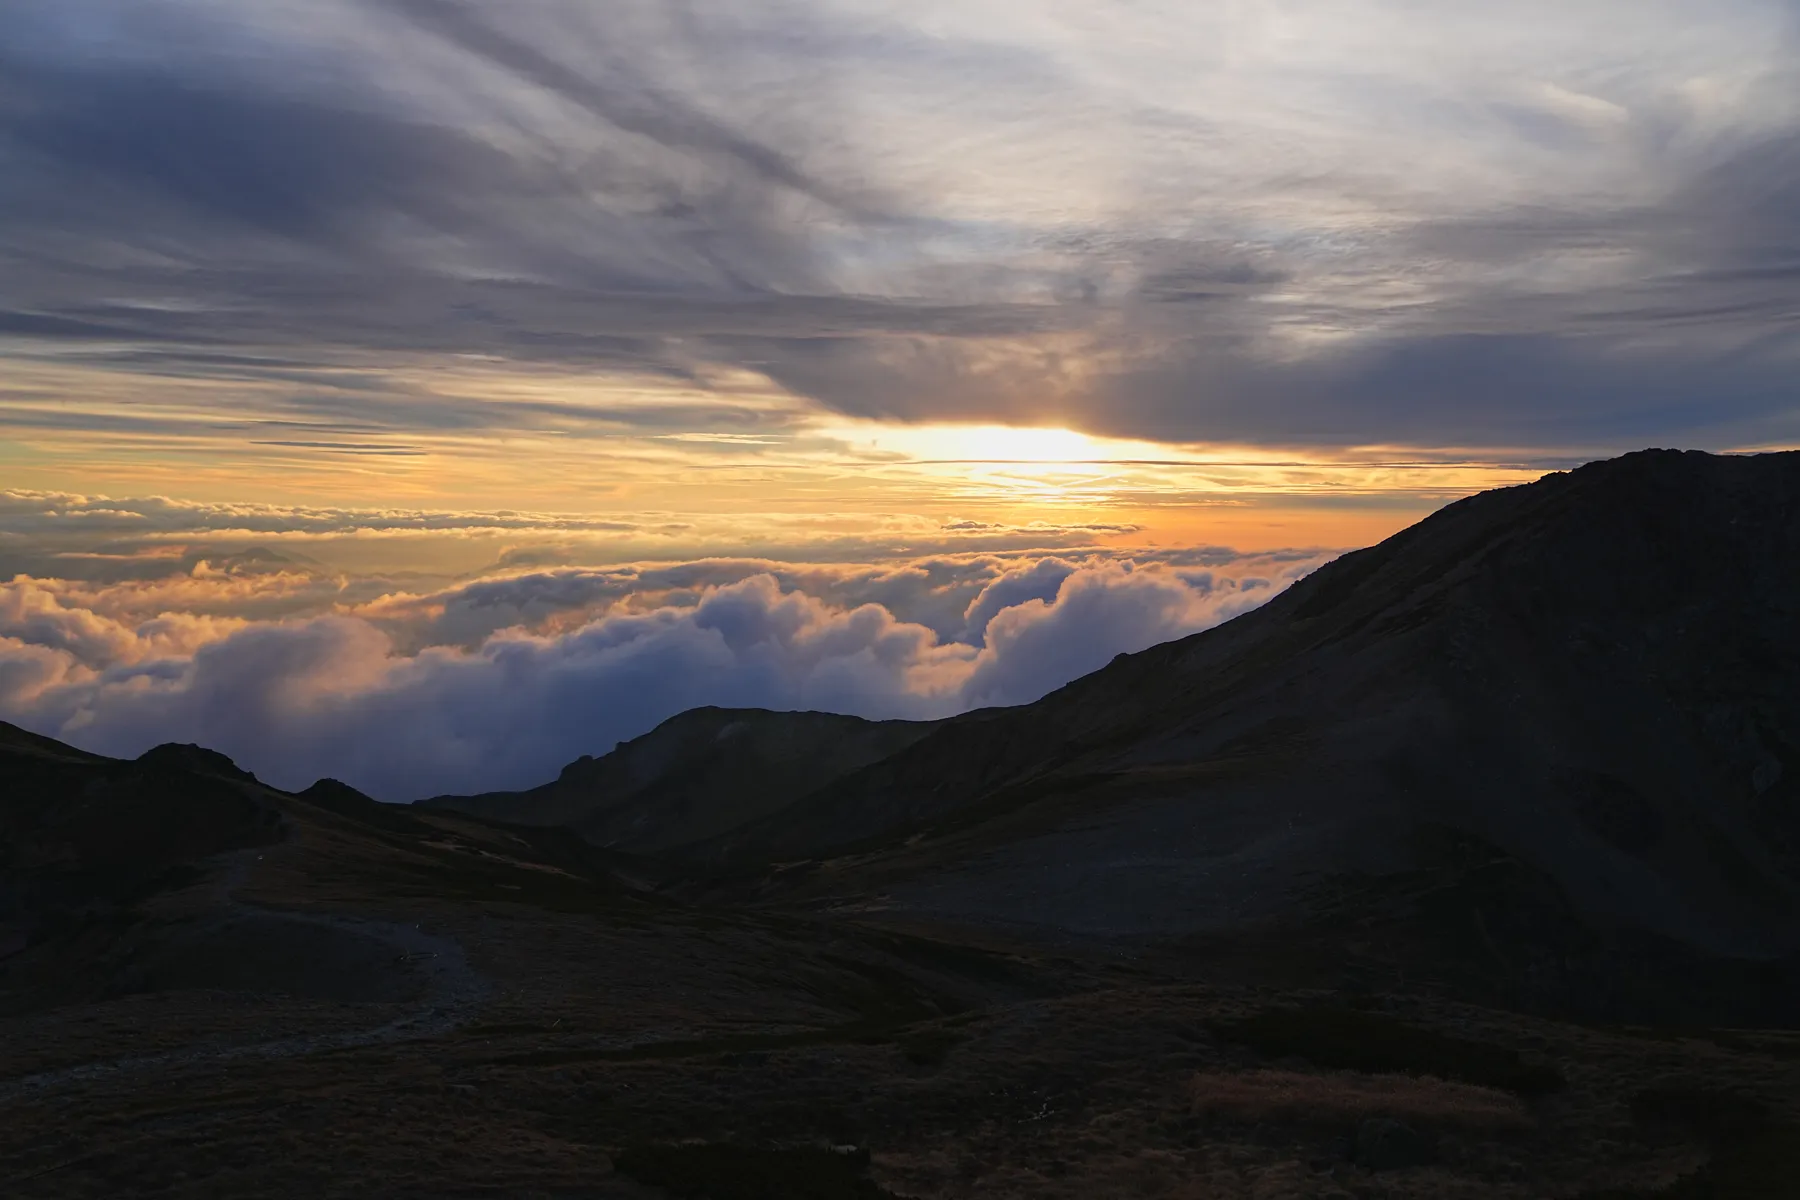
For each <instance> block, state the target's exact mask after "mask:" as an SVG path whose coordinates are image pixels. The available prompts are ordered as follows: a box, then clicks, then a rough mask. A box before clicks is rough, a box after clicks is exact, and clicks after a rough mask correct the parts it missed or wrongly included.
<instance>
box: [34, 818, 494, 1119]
mask: <svg viewBox="0 0 1800 1200" xmlns="http://www.w3.org/2000/svg"><path fill="white" fill-rule="evenodd" d="M256 858H257V854H256V851H255V850H249V851H241V852H238V853H235V854H233V855H231V856H230V859H231V861H228V862H227V863H226V869H225V871H224V872H223V873H222V875H221V876H220V878H219V880H218V882H217V884H215V885H214V891H213V896H212V899H213V900H214V902H215V903H216V905H217V906H218V908H219V909H220V911H221V912H222V913H224V914H225V915H227V916H236V915H249V914H256V915H264V916H277V917H280V918H281V919H282V920H284V921H298V922H301V923H303V924H308V925H316V926H319V927H322V928H327V929H332V930H336V931H340V932H345V933H352V934H356V935H359V936H361V937H365V938H373V939H375V940H377V941H380V942H383V943H385V944H387V945H388V946H390V947H391V948H392V949H393V950H394V952H395V955H396V957H397V958H399V959H402V960H404V961H405V962H406V963H407V964H408V965H410V966H412V967H414V968H415V969H416V970H418V971H420V972H421V973H423V975H424V977H425V990H424V995H423V997H422V998H421V1001H420V1007H418V1008H417V1009H415V1010H413V1011H412V1012H410V1013H408V1014H407V1015H405V1016H403V1017H400V1018H398V1019H396V1020H392V1021H387V1022H384V1023H382V1024H380V1025H374V1026H370V1027H367V1028H364V1029H352V1030H343V1031H338V1032H335V1033H317V1034H302V1035H299V1036H295V1037H286V1038H274V1039H271V1040H268V1041H261V1042H251V1043H246V1044H244V1045H238V1046H204V1047H188V1048H185V1049H181V1050H167V1051H162V1052H160V1053H156V1054H143V1055H127V1056H122V1057H118V1058H111V1059H102V1060H100V1061H97V1062H91V1063H82V1064H79V1065H77V1066H72V1067H61V1068H58V1069H56V1070H53V1071H42V1072H39V1073H37V1074H34V1075H24V1076H20V1077H18V1078H15V1079H7V1080H0V1104H5V1103H8V1102H11V1101H14V1100H20V1099H25V1098H28V1097H31V1096H34V1095H37V1094H39V1093H42V1092H45V1091H47V1090H50V1089H54V1088H59V1087H63V1086H65V1085H70V1084H83V1083H88V1082H91V1081H93V1080H96V1079H103V1078H108V1077H111V1076H115V1075H122V1074H126V1073H132V1072H140V1071H161V1070H167V1069H170V1068H180V1067H188V1066H193V1065H197V1064H203V1063H221V1062H231V1061H235V1060H240V1059H254V1058H292V1057H295V1056H297V1055H304V1054H316V1053H319V1052H320V1051H324V1050H343V1049H348V1048H351V1047H356V1046H374V1045H381V1044H383V1043H388V1042H399V1041H410V1040H413V1039H417V1038H429V1037H437V1036H439V1035H441V1034H444V1033H448V1032H450V1031H451V1030H453V1029H456V1028H458V1027H460V1026H462V1025H464V1024H466V1023H467V1022H468V1021H469V1020H470V1019H471V1018H472V1017H473V1016H474V1015H475V1013H476V1012H477V1011H479V1009H480V1007H481V1005H482V1003H483V1001H485V1000H486V998H487V996H488V993H489V987H488V984H487V981H486V980H484V979H483V978H482V977H481V976H480V975H478V974H477V973H476V972H475V970H474V968H472V967H471V966H469V963H468V959H467V957H466V956H465V955H464V954H463V949H462V946H461V944H460V943H458V942H457V941H456V940H455V939H454V938H448V937H440V936H438V935H435V934H430V933H426V932H425V931H424V930H422V929H421V928H420V927H419V926H417V925H408V924H404V923H400V922H393V921H376V920H366V919H363V918H360V917H353V916H338V915H323V914H314V913H297V912H287V911H282V910H278V909H269V908H263V907H261V906H258V905H252V904H247V903H245V902H244V901H241V900H239V899H237V897H236V895H235V892H236V889H237V888H238V887H240V886H241V885H242V884H243V883H244V881H245V879H246V878H247V877H248V875H249V872H250V870H251V869H252V868H253V866H254V864H255V862H256Z"/></svg>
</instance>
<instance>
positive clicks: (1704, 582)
mask: <svg viewBox="0 0 1800 1200" xmlns="http://www.w3.org/2000/svg"><path fill="white" fill-rule="evenodd" d="M765 719H766V720H768V721H771V722H776V723H777V724H779V723H781V722H784V721H789V720H793V719H794V718H789V717H779V716H773V715H771V716H770V717H768V718H765ZM672 724H674V723H672ZM792 732H793V733H794V735H795V737H796V738H797V739H799V740H803V739H804V736H805V732H804V731H803V730H799V729H795V730H793V731H792ZM814 732H816V733H817V734H818V735H819V736H820V739H821V740H820V741H819V742H818V743H817V747H818V749H817V750H816V751H815V753H816V754H819V755H824V754H825V753H826V751H827V748H828V747H830V746H831V744H832V740H833V738H834V736H835V735H834V733H833V731H832V730H831V729H830V728H828V727H823V726H819V727H815V730H814ZM653 736H654V735H653ZM794 744H796V743H790V745H794ZM689 745H690V753H689V754H688V755H687V756H686V757H685V759H684V768H683V770H684V771H685V772H686V773H687V775H688V777H690V778H708V777H709V775H708V773H709V771H711V770H712V769H713V768H712V767H711V766H709V765H708V762H709V755H708V753H707V751H706V748H705V747H702V746H699V745H698V744H697V743H690V744H689ZM855 757H856V756H846V757H845V758H843V759H840V760H839V763H840V764H841V763H842V762H844V761H854V758H855ZM711 761H713V762H717V763H719V764H721V768H720V770H719V774H718V775H717V776H712V777H713V778H724V777H727V776H736V777H737V778H736V779H735V780H734V781H733V782H732V783H730V784H729V785H728V786H727V787H726V788H725V789H724V790H721V791H719V792H717V793H715V797H716V800H715V802H716V803H729V802H732V801H733V800H734V799H735V797H737V796H740V795H743V794H746V793H750V794H756V793H758V792H759V791H760V789H759V785H757V784H756V783H754V782H753V781H754V778H755V777H754V774H749V775H745V774H742V773H740V772H737V771H727V770H725V769H723V766H722V764H723V763H725V762H726V761H728V760H727V759H726V758H724V757H719V758H717V759H712V760H711ZM587 770H588V771H590V772H591V773H592V774H591V776H590V777H591V778H596V779H597V778H599V777H601V776H602V775H604V774H605V773H606V772H607V771H609V770H612V768H611V767H610V766H609V764H608V762H607V760H606V759H601V760H598V762H597V763H596V764H594V765H593V766H592V767H589V768H587ZM827 775H835V777H832V778H825V776H827ZM821 778H822V780H823V782H822V785H821V786H818V787H816V788H814V789H810V790H802V789H794V790H793V791H791V792H789V793H788V795H787V800H788V802H787V803H784V804H772V803H769V802H768V801H767V799H766V792H764V793H763V795H764V797H765V798H764V799H761V800H759V801H758V802H757V803H756V804H754V805H746V806H745V807H744V808H743V809H741V810H737V816H736V817H735V818H719V817H715V818H714V819H712V820H711V821H710V822H709V824H712V825H714V826H723V825H727V824H731V825H735V827H733V828H729V829H724V830H723V831H722V832H718V833H716V834H714V835H712V836H702V837H698V838H695V839H693V840H689V841H685V842H684V841H681V840H679V839H678V838H673V837H670V838H665V839H664V840H663V844H662V846H661V847H660V848H661V849H662V850H663V851H664V852H665V853H669V854H673V855H677V856H679V857H681V858H683V859H685V860H687V861H688V862H690V863H711V864H717V865H721V866H726V867H732V866H736V867H738V868H745V867H748V866H751V865H753V864H756V863H762V862H776V863H789V864H792V863H794V862H795V861H797V860H809V859H810V860H816V861H817V863H818V864H819V865H818V866H817V868H816V869H811V870H809V871H807V872H804V873H801V874H803V875H804V878H803V879H801V880H800V881H799V882H798V883H796V884H792V885H791V886H792V887H793V888H794V889H797V890H796V891H795V893H794V894H796V895H803V896H805V897H807V898H809V899H810V900H811V901H812V902H814V903H816V904H820V905H826V906H832V905H835V906H840V907H844V908H854V909H856V910H858V911H867V912H875V911H883V912H889V913H906V914H910V915H912V916H916V917H929V918H933V919H943V920H948V921H956V922H977V923H986V924H991V925H995V926H1008V927H1038V928H1041V929H1044V930H1046V931H1055V932H1058V933H1070V934H1076V935H1088V936H1099V937H1131V938H1143V937H1149V938H1162V939H1167V938H1183V937H1216V936H1227V937H1229V936H1237V935H1239V934H1242V933H1243V932H1244V931H1245V930H1247V929H1251V928H1256V927H1261V926H1263V925H1265V924H1267V923H1271V922H1273V923H1274V924H1276V925H1278V926H1286V927H1292V928H1310V929H1318V928H1323V927H1325V926H1326V925H1328V924H1329V923H1330V922H1332V921H1337V920H1341V919H1343V918H1344V917H1345V915H1346V914H1347V913H1351V912H1354V913H1355V914H1356V919H1357V920H1359V921H1363V922H1364V923H1369V922H1374V923H1376V924H1378V925H1381V926H1382V927H1383V928H1386V929H1388V930H1390V932H1391V933H1392V936H1393V937H1394V938H1396V939H1398V940H1399V941H1402V942H1407V943H1409V944H1410V949H1408V950H1406V951H1405V954H1403V955H1402V956H1403V957H1404V956H1411V957H1419V958H1424V959H1427V960H1429V959H1432V958H1433V957H1434V956H1440V952H1441V953H1442V954H1450V955H1452V956H1453V957H1455V958H1458V959H1465V960H1469V961H1468V962H1467V964H1466V965H1467V967H1468V969H1469V970H1472V971H1476V972H1477V973H1482V974H1485V975H1492V976H1499V977H1504V978H1505V979H1506V980H1507V981H1508V986H1510V987H1515V988H1519V989H1523V990H1524V991H1525V992H1527V993H1531V994H1539V993H1541V994H1544V995H1558V996H1565V997H1566V996H1568V995H1572V994H1579V995H1581V996H1583V997H1584V998H1585V999H1586V1000H1588V1001H1591V1002H1595V1003H1613V1002H1623V1001H1624V1000H1625V997H1624V996H1622V995H1620V994H1619V993H1620V992H1621V991H1624V992H1631V991H1634V990H1643V989H1646V988H1659V987H1662V986H1663V983H1665V982H1668V981H1669V980H1672V979H1679V978H1680V977H1681V976H1682V975H1683V974H1684V972H1685V967H1684V966H1682V965H1681V964H1685V963H1687V962H1688V961H1689V958H1690V956H1696V955H1697V956H1701V957H1704V958H1709V959H1712V958H1716V959H1721V960H1737V961H1740V962H1742V963H1745V964H1756V963H1760V964H1764V966H1765V967H1766V968H1767V969H1766V970H1765V971H1763V972H1762V974H1763V975H1764V976H1766V977H1767V980H1768V981H1769V983H1770V986H1771V987H1772V988H1773V989H1774V990H1775V992H1783V991H1784V989H1786V988H1787V987H1788V986H1790V985H1791V983H1792V974H1793V969H1792V962H1793V955H1794V954H1795V952H1796V950H1800V921H1796V919H1795V918H1796V915H1797V913H1800V454H1770V455H1758V456H1744V457H1719V456H1711V455H1706V454H1699V453H1678V452H1670V451H1646V452H1643V453H1639V454H1634V455H1629V456H1626V457H1624V458H1621V459H1616V460H1611V461H1607V462H1600V463H1595V464H1591V465H1589V466H1586V467H1583V468H1581V469H1579V470H1576V471H1572V472H1569V473H1565V474H1555V475H1551V476H1548V477H1546V478H1545V479H1543V480H1541V481H1539V482H1537V483H1534V484H1531V485H1528V486H1524V487H1518V488H1510V489H1504V490H1501V491H1496V492H1491V493H1485V494H1482V495H1479V496H1475V497H1472V498H1470V499H1468V500H1465V501H1462V502H1460V503H1458V504H1453V505H1451V506H1449V507H1448V508H1446V509H1444V510H1443V511H1441V512H1439V513H1437V514H1435V515H1434V516H1432V517H1430V518H1428V519H1427V520H1425V521H1423V522H1421V523H1420V524H1418V525H1416V526H1414V527H1412V528H1410V529H1408V530H1406V531H1404V532H1402V533H1400V534H1398V535H1396V536H1395V537H1393V538H1390V539H1389V540H1388V541H1386V542H1383V543H1382V544H1380V545H1379V546H1376V547H1373V548H1370V549H1368V550H1364V551H1359V552H1357V553H1354V554H1350V555H1346V556H1345V557H1344V558H1342V559H1340V560H1338V561H1337V562H1335V563H1332V564H1330V565H1329V566H1327V567H1325V568H1324V569H1322V570H1320V571H1318V572H1316V573H1315V574H1314V575H1313V576H1312V577H1311V578H1309V579H1307V580H1304V581H1302V582H1301V583H1299V584H1297V585H1296V586H1295V587H1293V588H1292V589H1290V590H1289V591H1288V592H1287V593H1285V594H1284V595H1282V596H1281V597H1279V598H1277V599H1276V600H1274V601H1273V602H1271V603H1270V604H1268V605H1266V606H1265V607H1263V608H1261V609H1258V610H1256V611H1255V612H1252V613H1249V614H1247V615H1245V616H1242V617H1239V618H1238V619H1237V620H1235V621H1232V622H1230V623H1228V624H1226V625H1224V626H1221V627H1219V628H1217V629H1213V630H1210V631H1207V632H1205V633H1201V634H1198V635H1196V636H1194V637H1191V638H1187V639H1185V640H1182V641H1178V642H1174V643H1170V644H1167V645H1163V646H1158V647H1155V648H1153V649H1151V650H1148V651H1146V652H1144V653H1142V654H1138V655H1133V656H1129V657H1122V658H1121V659H1120V660H1118V661H1115V662H1114V663H1113V664H1112V665H1111V666H1110V667H1108V668H1106V669H1104V670H1102V671H1099V672H1097V673H1095V674H1094V675H1091V676H1088V677H1086V678H1084V679H1081V680H1078V681H1076V682H1075V683H1072V684H1070V685H1069V686H1067V687H1065V688H1063V689H1062V690H1061V691H1059V692H1057V693H1055V694H1053V695H1051V696H1049V697H1046V698H1045V699H1044V700H1042V701H1039V702H1038V703H1036V704H1032V705H1027V706H1024V707H1020V708H1016V709H1009V710H991V711H985V712H980V713H973V714H969V715H967V716H965V717H961V718H957V719H954V720H951V721H946V722H941V723H939V724H938V725H937V726H935V727H933V728H931V729H929V730H928V731H926V732H925V733H924V735H923V736H915V734H914V733H909V735H908V736H907V738H906V744H904V745H903V747H902V748H900V749H899V750H898V751H897V752H895V753H892V754H890V755H888V756H886V757H883V758H881V759H879V760H878V761H874V762H871V763H869V764H868V765H865V766H861V767H860V768H859V769H855V770H852V771H849V772H847V773H841V774H840V773H836V772H822V773H821ZM643 800H644V801H648V802H651V803H654V800H653V798H652V797H649V796H645V797H643ZM632 805H633V801H632V799H630V798H629V797H628V798H627V799H626V800H625V801H624V806H623V807H622V808H620V807H613V808H611V809H609V810H608V811H609V816H608V821H609V822H612V823H613V825H614V827H616V826H617V824H619V823H629V822H630V821H636V820H640V819H643V820H650V821H654V820H656V819H657V818H656V816H655V814H654V813H653V812H650V811H648V810H639V811H636V812H633V811H632ZM483 811H486V812H489V813H491V814H494V815H499V814H500V813H501V812H502V811H503V808H502V807H501V806H494V807H489V808H486V809H484V810H483ZM578 827H579V826H578ZM795 875H796V873H795V872H794V871H792V870H791V869H790V870H789V871H788V872H787V875H786V876H785V877H784V878H788V879H792V878H794V877H795ZM784 886H790V885H784ZM1395 952H1396V954H1401V953H1402V951H1401V950H1396V951H1395ZM1746 969H1747V970H1748V969H1750V968H1748V967H1746ZM1657 981H1663V982H1657ZM1733 986H1735V984H1734V985H1733Z"/></svg>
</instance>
